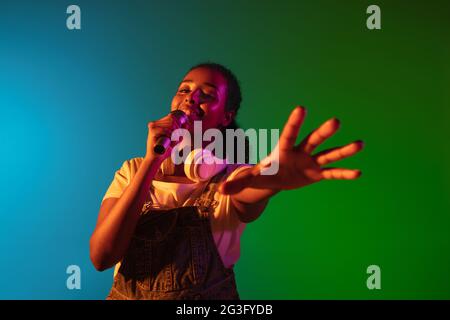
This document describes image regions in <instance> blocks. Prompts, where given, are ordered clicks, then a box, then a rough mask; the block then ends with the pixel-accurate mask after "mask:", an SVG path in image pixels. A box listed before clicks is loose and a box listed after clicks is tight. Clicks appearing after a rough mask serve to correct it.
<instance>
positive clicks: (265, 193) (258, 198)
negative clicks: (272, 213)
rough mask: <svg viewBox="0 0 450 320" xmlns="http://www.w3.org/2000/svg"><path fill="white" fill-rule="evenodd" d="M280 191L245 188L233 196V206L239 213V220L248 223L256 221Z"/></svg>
mask: <svg viewBox="0 0 450 320" xmlns="http://www.w3.org/2000/svg"><path fill="white" fill-rule="evenodd" d="M278 192H279V190H274V189H269V188H267V189H255V188H245V189H243V190H242V191H240V192H239V193H236V194H234V195H232V196H231V200H232V202H233V205H234V206H235V208H236V209H237V211H238V215H239V219H240V220H241V221H242V222H245V223H248V222H252V221H254V220H256V219H257V218H258V217H259V216H260V215H261V213H262V212H263V211H264V209H265V208H266V206H267V204H268V202H269V199H270V198H271V197H272V196H274V195H275V194H277V193H278Z"/></svg>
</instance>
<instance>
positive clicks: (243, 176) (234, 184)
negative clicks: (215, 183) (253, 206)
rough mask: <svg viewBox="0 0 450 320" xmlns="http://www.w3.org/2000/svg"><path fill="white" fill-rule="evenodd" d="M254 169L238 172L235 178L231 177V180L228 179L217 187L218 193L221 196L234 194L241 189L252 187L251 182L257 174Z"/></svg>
mask: <svg viewBox="0 0 450 320" xmlns="http://www.w3.org/2000/svg"><path fill="white" fill-rule="evenodd" d="M255 169H256V168H255V167H253V168H249V169H248V170H243V171H242V172H239V173H238V174H237V175H236V176H235V177H233V178H232V179H231V180H230V179H228V180H227V181H225V182H223V183H222V184H221V185H220V186H219V192H220V193H222V194H229V195H232V194H236V193H238V192H240V191H242V190H243V189H245V188H247V187H249V186H251V185H252V182H253V181H254V179H255V175H256V174H257V170H255Z"/></svg>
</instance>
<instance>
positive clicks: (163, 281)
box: [106, 173, 239, 300]
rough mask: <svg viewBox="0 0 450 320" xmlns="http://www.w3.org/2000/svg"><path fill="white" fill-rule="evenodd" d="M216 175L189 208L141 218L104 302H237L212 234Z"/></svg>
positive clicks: (230, 272)
mask: <svg viewBox="0 0 450 320" xmlns="http://www.w3.org/2000/svg"><path fill="white" fill-rule="evenodd" d="M222 176H223V173H222V174H217V175H216V176H214V177H213V178H212V179H211V180H210V181H209V183H208V184H207V186H206V188H205V190H204V191H203V192H202V194H201V196H200V197H199V198H198V199H192V201H191V202H193V205H189V206H184V207H180V208H174V209H170V210H151V209H149V210H147V211H145V210H144V212H143V213H142V215H141V217H140V219H139V222H138V224H137V226H136V229H135V232H134V235H133V237H132V240H131V242H130V246H129V248H128V250H127V252H126V254H125V256H124V258H123V260H122V262H121V265H120V268H119V270H118V273H117V274H116V276H115V277H114V283H113V286H112V288H111V291H110V293H109V295H108V297H107V298H106V299H107V300H118V299H133V300H134V299H151V300H184V299H187V300H199V299H201V300H208V299H214V300H228V299H235V300H238V299H239V294H238V292H237V289H236V282H235V277H234V271H233V268H232V267H231V268H226V267H225V266H224V264H223V262H222V259H221V257H220V255H219V253H218V251H217V248H216V244H215V242H214V238H213V235H212V232H211V223H210V220H209V217H210V215H211V214H212V213H213V210H214V208H215V207H216V206H217V205H218V203H217V201H215V200H214V194H215V192H216V188H217V181H219V179H220V178H221V177H222Z"/></svg>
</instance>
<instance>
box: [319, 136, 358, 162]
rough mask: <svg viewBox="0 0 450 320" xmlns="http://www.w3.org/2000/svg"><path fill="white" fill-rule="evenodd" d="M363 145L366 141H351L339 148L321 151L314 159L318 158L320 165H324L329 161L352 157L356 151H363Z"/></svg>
mask: <svg viewBox="0 0 450 320" xmlns="http://www.w3.org/2000/svg"><path fill="white" fill-rule="evenodd" d="M363 147H364V142H362V141H355V142H352V143H349V144H347V145H345V146H343V147H337V148H333V149H328V150H324V151H321V152H319V153H318V154H316V155H315V156H314V159H315V160H316V162H317V164H318V165H319V166H324V165H327V164H329V163H332V162H336V161H339V160H342V159H345V158H348V157H351V156H352V155H354V154H355V153H357V152H359V151H361V150H362V149H363Z"/></svg>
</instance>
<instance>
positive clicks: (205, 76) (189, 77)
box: [183, 68, 227, 89]
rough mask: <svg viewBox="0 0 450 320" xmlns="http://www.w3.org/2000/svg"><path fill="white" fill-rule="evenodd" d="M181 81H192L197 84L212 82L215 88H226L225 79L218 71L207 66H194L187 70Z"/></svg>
mask: <svg viewBox="0 0 450 320" xmlns="http://www.w3.org/2000/svg"><path fill="white" fill-rule="evenodd" d="M183 81H192V82H194V83H196V84H198V85H205V84H206V85H208V84H212V85H214V86H215V87H217V89H222V88H226V85H227V81H226V79H225V77H224V76H222V74H221V73H220V72H219V71H216V70H213V69H209V68H196V69H194V70H191V71H189V72H188V73H187V74H186V76H185V77H184V78H183Z"/></svg>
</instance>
